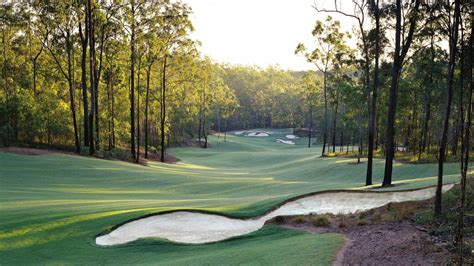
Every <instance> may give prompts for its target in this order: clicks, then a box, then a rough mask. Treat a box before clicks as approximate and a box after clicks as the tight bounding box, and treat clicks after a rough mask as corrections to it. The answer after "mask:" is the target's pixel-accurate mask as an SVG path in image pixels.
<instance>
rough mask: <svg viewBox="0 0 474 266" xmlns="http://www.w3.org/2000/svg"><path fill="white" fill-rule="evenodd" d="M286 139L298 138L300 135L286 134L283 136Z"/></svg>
mask: <svg viewBox="0 0 474 266" xmlns="http://www.w3.org/2000/svg"><path fill="white" fill-rule="evenodd" d="M285 137H286V138H287V139H299V138H300V137H298V136H296V135H286V136H285Z"/></svg>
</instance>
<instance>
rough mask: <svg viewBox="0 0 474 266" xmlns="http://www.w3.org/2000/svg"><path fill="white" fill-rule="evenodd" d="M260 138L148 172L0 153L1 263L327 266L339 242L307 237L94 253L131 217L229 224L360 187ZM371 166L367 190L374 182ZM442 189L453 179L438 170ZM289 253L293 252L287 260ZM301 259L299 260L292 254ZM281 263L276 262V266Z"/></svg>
mask: <svg viewBox="0 0 474 266" xmlns="http://www.w3.org/2000/svg"><path fill="white" fill-rule="evenodd" d="M275 132H276V134H273V135H271V136H270V137H266V138H256V137H255V138H252V137H245V136H233V135H228V142H225V143H224V142H223V141H222V138H221V139H217V138H216V137H211V148H210V149H207V150H205V149H200V148H175V149H171V150H170V153H172V154H173V155H174V156H176V157H178V158H180V159H182V162H180V163H178V164H174V165H170V164H160V163H150V165H149V166H146V167H145V166H139V165H133V164H130V163H125V162H117V161H106V160H99V159H93V158H86V157H78V156H72V155H42V156H28V155H17V154H9V153H1V152H0V262H2V264H3V263H5V264H33V263H55V264H62V263H77V264H79V263H82V264H90V263H110V264H112V263H114V264H117V263H119V264H120V263H122V264H124V263H143V264H150V263H158V262H160V263H171V264H189V263H193V264H208V263H250V262H255V263H274V262H281V263H284V262H285V260H283V259H286V262H290V261H291V262H292V263H295V264H297V263H308V262H311V261H313V262H314V261H319V260H320V261H321V262H322V263H329V262H330V261H331V259H332V258H334V254H335V250H336V249H337V247H338V245H340V243H342V238H341V236H338V235H320V236H315V235H309V234H305V233H301V232H296V231H292V230H287V229H280V228H274V227H264V228H263V229H262V230H260V231H258V232H256V233H254V234H251V235H248V236H244V237H239V238H237V239H232V240H228V241H224V242H220V243H215V244H208V245H176V244H172V243H169V242H165V241H162V240H140V241H136V242H133V243H131V244H128V245H125V246H121V247H116V248H100V247H96V246H94V245H93V239H94V236H95V235H97V234H98V233H101V232H102V231H104V230H106V229H108V228H110V227H112V226H114V225H116V224H119V223H121V222H124V221H126V220H129V219H132V218H136V217H138V216H142V215H146V214H149V213H156V212H160V211H165V210H174V209H201V210H210V211H215V212H220V213H224V214H227V215H231V216H237V217H251V216H256V215H260V214H262V213H264V212H265V211H267V210H269V209H271V208H272V206H274V205H275V204H277V203H279V202H281V201H283V200H285V199H288V198H291V197H294V196H297V195H301V194H305V193H309V192H314V191H322V190H329V189H344V188H347V189H350V188H359V187H363V185H364V180H365V169H366V165H365V164H364V163H363V164H358V165H357V164H351V163H352V162H354V161H355V160H354V159H346V158H319V155H320V153H321V147H315V148H311V149H308V148H306V146H305V145H306V141H307V139H304V138H302V139H297V140H296V141H295V142H296V143H297V145H285V144H278V143H276V142H275V139H276V138H282V139H284V136H285V135H286V134H288V133H289V131H288V130H278V131H275ZM383 163H384V162H383V160H376V161H375V171H374V175H375V182H380V181H381V177H382V174H383ZM445 173H446V176H445V181H446V182H453V181H456V179H457V177H458V174H457V173H458V165H457V164H455V163H454V164H446V166H445ZM394 183H398V184H399V185H397V186H394V187H392V188H390V189H392V190H400V189H411V188H418V187H425V186H429V185H434V184H435V183H436V165H434V164H423V165H407V164H399V163H396V164H395V166H394ZM292 253H294V254H292ZM300 254H301V255H300ZM280 259H281V260H280Z"/></svg>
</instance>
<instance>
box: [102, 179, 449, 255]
mask: <svg viewBox="0 0 474 266" xmlns="http://www.w3.org/2000/svg"><path fill="white" fill-rule="evenodd" d="M453 186H454V184H446V185H444V186H443V191H448V190H450V189H451V188H452V187H453ZM435 192H436V187H428V188H422V189H418V190H407V191H390V192H381V191H356V190H353V191H351V190H341V191H332V192H319V193H313V194H309V195H303V196H299V197H296V198H293V199H290V200H288V201H285V202H284V203H282V204H281V205H278V206H277V207H275V208H274V209H273V210H272V211H270V212H268V213H267V214H265V215H263V216H260V217H255V218H251V219H237V218H229V217H226V216H223V215H217V214H211V213H206V212H200V211H199V212H198V211H182V210H178V211H173V212H167V213H162V214H156V215H153V216H149V217H144V218H138V219H137V220H133V221H130V222H126V223H124V224H122V225H120V226H118V227H117V228H115V229H113V230H112V231H110V232H108V233H105V234H103V235H99V236H98V237H97V238H96V239H95V243H96V244H97V245H99V246H113V245H121V244H126V243H129V242H132V241H135V240H137V239H141V238H147V237H156V238H164V239H167V240H170V241H173V242H177V243H186V244H203V243H210V242H216V241H221V240H224V239H228V238H231V237H235V236H240V235H244V234H248V233H251V232H254V231H256V230H258V229H260V228H261V227H263V225H264V224H265V222H266V221H267V220H270V219H272V218H274V217H277V216H282V215H305V214H310V213H332V214H348V213H354V212H357V211H364V210H369V209H373V208H377V207H381V206H383V205H386V204H388V203H391V202H404V201H419V200H426V199H430V198H432V197H433V196H434V195H435Z"/></svg>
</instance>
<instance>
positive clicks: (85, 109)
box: [79, 8, 89, 145]
mask: <svg viewBox="0 0 474 266" xmlns="http://www.w3.org/2000/svg"><path fill="white" fill-rule="evenodd" d="M86 14H87V8H86ZM88 17H89V16H88V15H86V16H85V26H84V28H85V29H84V30H85V34H84V33H83V30H82V23H81V22H80V23H79V37H80V38H81V47H82V54H81V85H82V105H83V115H84V119H83V123H84V145H89V103H88V100H87V67H86V65H87V44H88V42H89V26H88V25H89V22H88Z"/></svg>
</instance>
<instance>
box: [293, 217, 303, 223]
mask: <svg viewBox="0 0 474 266" xmlns="http://www.w3.org/2000/svg"><path fill="white" fill-rule="evenodd" d="M293 222H295V223H297V224H302V223H305V222H306V218H305V217H304V216H303V215H298V216H295V217H293Z"/></svg>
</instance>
